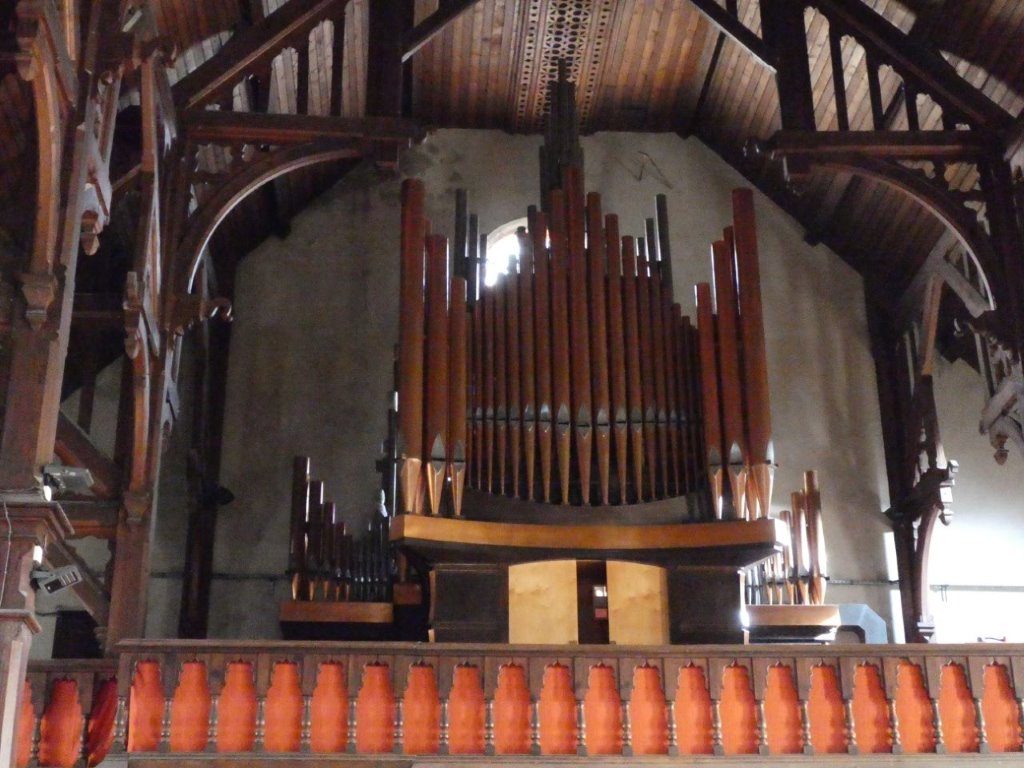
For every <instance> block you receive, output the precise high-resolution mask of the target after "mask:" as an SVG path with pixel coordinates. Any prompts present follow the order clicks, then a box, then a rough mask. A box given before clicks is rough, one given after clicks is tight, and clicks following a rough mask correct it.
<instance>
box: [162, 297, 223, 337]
mask: <svg viewBox="0 0 1024 768" xmlns="http://www.w3.org/2000/svg"><path fill="white" fill-rule="evenodd" d="M231 312H232V306H231V301H230V300H228V299H225V298H216V299H205V298H202V297H200V296H193V295H191V294H187V295H177V296H174V297H173V299H172V301H171V319H170V330H171V331H172V332H173V333H174V334H176V335H178V336H184V335H185V334H186V333H187V332H188V331H190V330H191V329H192V327H193V326H195V324H196V323H201V322H204V321H206V320H210V319H212V318H214V317H220V318H221V319H222V320H224V321H226V322H229V323H230V322H231V320H232V319H233V318H232V317H231Z"/></svg>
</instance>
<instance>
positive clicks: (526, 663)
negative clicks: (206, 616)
mask: <svg viewBox="0 0 1024 768" xmlns="http://www.w3.org/2000/svg"><path fill="white" fill-rule="evenodd" d="M113 671H114V670H113V668H112V667H111V666H110V664H109V663H106V662H88V663H82V662H49V663H47V664H46V665H39V664H35V665H33V666H32V671H31V672H30V675H29V681H28V683H29V685H31V687H32V699H31V702H32V709H33V714H34V718H32V720H31V721H30V722H31V723H33V724H34V725H33V726H31V727H30V726H29V725H28V724H27V722H29V721H26V722H23V725H22V728H21V731H22V733H21V734H19V739H20V741H19V745H20V746H21V750H20V753H19V754H20V757H21V760H22V762H20V763H19V765H25V764H28V763H30V762H32V761H36V762H37V763H38V764H39V765H67V766H71V765H73V764H74V763H75V761H76V760H78V759H80V757H82V756H84V757H85V758H86V759H88V761H89V764H90V765H92V764H95V763H96V762H97V761H98V759H100V758H102V756H103V755H104V754H107V752H108V751H109V753H110V755H111V756H116V755H117V754H118V753H125V752H126V753H127V754H126V755H122V758H123V759H127V760H128V762H129V763H130V764H134V763H138V764H143V763H145V762H146V761H147V760H148V759H151V758H157V759H164V758H166V757H167V756H171V755H173V756H180V757H182V758H185V757H188V756H191V757H193V758H199V759H202V758H204V757H207V758H213V757H216V756H218V755H219V759H221V760H223V759H226V758H229V757H231V756H232V755H234V756H236V757H238V758H240V759H241V758H244V757H246V756H249V757H248V758H247V761H251V756H252V755H254V754H255V755H266V756H273V757H274V758H275V761H274V765H275V766H276V765H280V764H282V763H281V760H282V759H285V761H286V758H287V756H288V755H289V754H290V755H293V756H294V757H295V758H296V759H299V760H301V759H306V760H308V759H310V758H309V755H310V754H316V755H322V756H323V757H322V758H318V759H317V764H330V760H331V758H330V757H329V756H330V755H337V756H338V759H339V762H340V761H341V758H344V757H345V756H346V755H347V756H349V757H348V758H347V759H351V755H352V754H353V753H354V754H358V755H378V756H383V755H385V754H390V755H420V756H423V755H438V756H444V755H472V754H482V755H519V756H525V757H524V758H523V759H526V760H529V759H530V756H551V755H576V756H597V755H621V756H635V757H640V756H653V755H665V754H668V755H702V754H703V755H783V754H807V755H828V754H838V753H851V754H860V755H869V754H879V755H883V754H884V755H891V754H904V753H905V754H910V753H943V752H945V753H972V752H973V753H978V752H992V753H995V752H1020V751H1021V733H1022V720H1021V712H1022V702H1021V695H1022V693H1024V646H1019V645H1015V646H1008V645H970V646H934V645H928V646H916V645H905V646H829V647H825V646H660V647H616V646H567V647H562V646H557V647H556V646H498V645H443V644H436V645H416V644H404V643H392V644H355V643H278V642H215V641H200V642H183V641H147V642H132V643H127V644H124V645H122V646H121V653H120V657H119V660H118V670H117V683H116V696H115V695H114V684H113V683H111V682H110V680H111V678H112V675H113ZM83 702H85V703H88V706H86V705H85V704H84V703H83ZM26 712H27V708H26ZM33 734H34V735H33ZM303 756H305V757H303ZM434 759H435V760H436V759H438V758H434ZM181 764H189V763H187V762H183V763H181Z"/></svg>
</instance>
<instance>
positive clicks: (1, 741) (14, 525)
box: [0, 493, 72, 768]
mask: <svg viewBox="0 0 1024 768" xmlns="http://www.w3.org/2000/svg"><path fill="white" fill-rule="evenodd" d="M0 500H2V505H3V525H4V529H5V530H4V532H3V534H2V538H3V543H0V555H2V561H3V562H4V563H6V570H5V571H4V572H3V573H0V734H3V737H2V738H0V766H2V768H10V766H13V765H14V759H15V749H16V747H17V744H16V742H17V740H16V739H14V738H11V737H10V734H15V733H18V719H19V718H20V716H21V708H22V707H21V698H22V696H23V695H24V693H25V673H26V671H27V668H28V654H29V648H30V646H31V645H32V635H34V634H37V633H38V632H39V631H40V626H39V622H38V621H37V620H36V616H35V602H36V598H35V590H34V589H33V588H32V585H31V584H30V579H31V573H32V565H33V559H32V555H33V550H34V549H35V547H37V546H38V547H42V548H43V549H44V550H45V548H46V545H47V544H48V543H51V542H59V541H62V540H63V539H64V538H65V537H66V536H70V535H71V533H72V529H71V525H70V524H69V523H68V520H67V518H66V517H65V516H64V513H63V512H61V511H60V509H59V507H57V506H56V505H53V506H52V507H51V506H50V505H49V504H47V503H46V502H44V501H43V499H42V498H41V497H40V498H39V500H38V501H36V502H33V501H32V500H31V499H25V498H21V499H18V498H16V497H15V495H14V494H11V493H5V494H3V496H2V497H0Z"/></svg>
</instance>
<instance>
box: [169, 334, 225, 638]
mask: <svg viewBox="0 0 1024 768" xmlns="http://www.w3.org/2000/svg"><path fill="white" fill-rule="evenodd" d="M195 341H196V345H195V346H196V361H195V366H196V368H195V379H194V383H193V394H192V397H193V400H192V402H193V409H194V410H193V419H192V440H191V443H192V450H191V451H190V452H189V460H188V468H187V470H186V472H187V477H188V484H189V515H188V534H187V539H186V545H185V569H184V573H185V576H184V579H183V580H182V589H181V610H180V613H179V614H178V636H179V637H206V632H207V622H208V620H209V611H210V585H211V580H212V573H213V548H214V538H215V536H216V532H217V508H218V506H219V504H218V489H219V483H220V460H221V440H222V437H223V432H224V406H225V395H226V390H227V374H228V349H229V347H230V343H231V327H230V326H229V325H227V324H225V323H213V324H210V323H203V324H202V325H200V327H199V328H198V329H197V330H196V337H195Z"/></svg>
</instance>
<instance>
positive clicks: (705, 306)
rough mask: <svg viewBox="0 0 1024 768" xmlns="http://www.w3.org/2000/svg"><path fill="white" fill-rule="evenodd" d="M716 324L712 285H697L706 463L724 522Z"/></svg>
mask: <svg viewBox="0 0 1024 768" xmlns="http://www.w3.org/2000/svg"><path fill="white" fill-rule="evenodd" d="M717 325H718V324H717V322H716V319H715V314H714V307H713V306H712V299H711V286H710V284H708V283H697V330H698V332H699V334H700V373H701V399H702V401H703V404H704V409H703V410H704V461H705V469H706V470H707V473H708V480H709V481H710V483H711V510H712V514H713V517H715V518H716V519H718V520H721V519H722V514H723V507H724V495H725V468H724V467H723V466H722V413H721V403H720V401H719V397H718V382H719V375H718V353H717V349H716V347H717V344H716V338H717V336H718V328H717Z"/></svg>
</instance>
